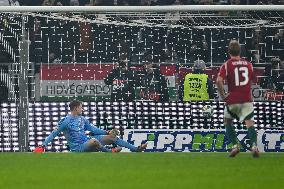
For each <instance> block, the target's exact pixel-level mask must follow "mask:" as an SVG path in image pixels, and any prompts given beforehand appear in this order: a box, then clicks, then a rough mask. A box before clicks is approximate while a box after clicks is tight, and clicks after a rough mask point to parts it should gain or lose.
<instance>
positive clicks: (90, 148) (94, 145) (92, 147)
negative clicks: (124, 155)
mask: <svg viewBox="0 0 284 189" xmlns="http://www.w3.org/2000/svg"><path fill="white" fill-rule="evenodd" d="M83 151H84V152H98V151H102V152H111V150H110V149H108V148H105V147H104V146H103V145H102V144H101V143H100V142H99V141H98V140H96V139H94V138H93V139H90V140H88V141H87V142H85V143H84V149H83Z"/></svg>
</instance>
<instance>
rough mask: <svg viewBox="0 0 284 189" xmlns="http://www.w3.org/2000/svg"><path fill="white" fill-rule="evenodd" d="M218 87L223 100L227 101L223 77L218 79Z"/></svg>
mask: <svg viewBox="0 0 284 189" xmlns="http://www.w3.org/2000/svg"><path fill="white" fill-rule="evenodd" d="M216 85H217V89H218V92H219V94H220V96H221V98H222V100H225V98H226V97H227V95H226V93H225V89H224V79H223V78H222V77H221V76H218V77H217V80H216Z"/></svg>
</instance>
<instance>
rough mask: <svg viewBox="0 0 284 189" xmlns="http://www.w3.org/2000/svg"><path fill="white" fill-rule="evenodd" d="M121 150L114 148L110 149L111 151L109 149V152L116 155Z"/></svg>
mask: <svg viewBox="0 0 284 189" xmlns="http://www.w3.org/2000/svg"><path fill="white" fill-rule="evenodd" d="M121 150H122V148H121V147H115V148H112V149H111V152H112V153H118V152H120V151H121Z"/></svg>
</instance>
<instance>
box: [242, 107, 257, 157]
mask: <svg viewBox="0 0 284 189" xmlns="http://www.w3.org/2000/svg"><path fill="white" fill-rule="evenodd" d="M241 120H244V122H245V124H246V127H247V129H248V131H247V132H248V137H249V139H250V141H251V144H252V148H251V150H252V153H253V157H259V151H258V148H257V132H256V130H255V127H254V120H253V104H252V103H244V104H243V105H242V111H241Z"/></svg>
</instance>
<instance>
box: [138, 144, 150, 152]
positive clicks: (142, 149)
mask: <svg viewBox="0 0 284 189" xmlns="http://www.w3.org/2000/svg"><path fill="white" fill-rule="evenodd" d="M147 145H148V144H147V143H145V144H141V145H140V146H138V148H137V152H142V151H144V150H145V149H146V148H147Z"/></svg>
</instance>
